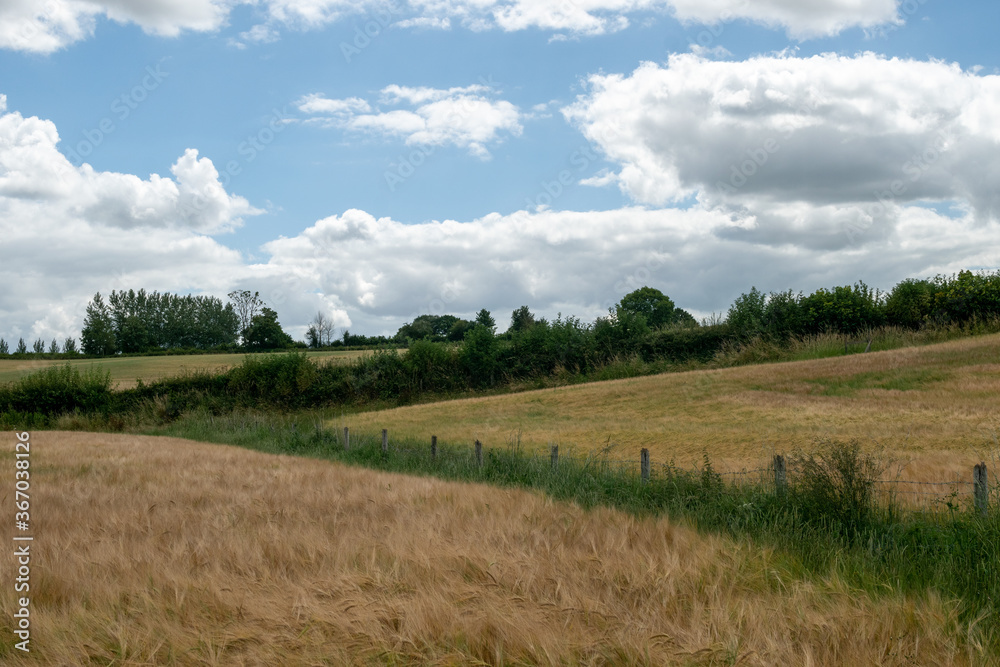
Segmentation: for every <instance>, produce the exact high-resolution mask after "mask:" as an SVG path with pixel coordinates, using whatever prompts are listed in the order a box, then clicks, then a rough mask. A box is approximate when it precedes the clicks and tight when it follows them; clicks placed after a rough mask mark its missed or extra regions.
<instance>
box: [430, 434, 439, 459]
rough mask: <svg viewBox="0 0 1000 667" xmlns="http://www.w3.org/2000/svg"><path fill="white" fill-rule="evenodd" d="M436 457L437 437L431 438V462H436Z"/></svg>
mask: <svg viewBox="0 0 1000 667" xmlns="http://www.w3.org/2000/svg"><path fill="white" fill-rule="evenodd" d="M437 457H438V437H437V436H436V435H432V436H431V461H436V460H437Z"/></svg>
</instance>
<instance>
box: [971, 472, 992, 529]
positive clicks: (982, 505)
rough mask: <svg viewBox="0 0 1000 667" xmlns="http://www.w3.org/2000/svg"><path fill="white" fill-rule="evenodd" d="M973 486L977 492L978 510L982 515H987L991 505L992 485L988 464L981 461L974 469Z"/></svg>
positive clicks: (975, 492)
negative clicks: (988, 475) (989, 479)
mask: <svg viewBox="0 0 1000 667" xmlns="http://www.w3.org/2000/svg"><path fill="white" fill-rule="evenodd" d="M972 486H973V493H974V494H975V502H976V511H977V512H979V515H980V516H986V509H987V507H988V505H989V493H990V490H989V489H990V487H989V484H988V478H987V476H986V464H985V463H980V464H979V465H977V466H976V467H975V468H973V469H972Z"/></svg>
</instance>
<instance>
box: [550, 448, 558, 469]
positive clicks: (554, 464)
mask: <svg viewBox="0 0 1000 667" xmlns="http://www.w3.org/2000/svg"><path fill="white" fill-rule="evenodd" d="M558 467H559V445H552V472H555V471H556V468H558Z"/></svg>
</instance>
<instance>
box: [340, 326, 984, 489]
mask: <svg viewBox="0 0 1000 667" xmlns="http://www.w3.org/2000/svg"><path fill="white" fill-rule="evenodd" d="M998 396H1000V336H997V335H991V336H982V337H976V338H966V339H962V340H958V341H953V342H948V343H942V344H939V345H933V346H926V347H913V348H905V349H900V350H893V351H888V352H874V353H868V354H855V355H851V356H846V357H835V358H829V359H820V360H813V361H798V362H789V363H778V364H763V365H757V366H743V367H737V368H726V369H717V370H704V371H692V372H686V373H670V374H664V375H657V376H650V377H641V378H635V379H628V380H616V381H611V382H600V383H592V384H583V385H576V386H571V387H560V388H556V389H544V390H539V391H529V392H524V393H519V394H508V395H502V396H493V397H488V398H472V399H464V400H456V401H448V402H442V403H432V404H426V405H415V406H407V407H402V408H396V409H392V410H384V411H378V412H369V413H364V414H358V415H350V416H349V417H346V418H345V421H344V424H345V425H349V426H351V427H352V428H353V429H355V430H358V431H360V432H377V430H378V429H382V428H388V429H390V431H391V432H392V433H394V434H396V435H398V436H409V437H413V438H419V439H423V440H427V441H429V439H430V437H431V435H437V436H438V437H439V438H441V439H442V441H447V442H472V440H474V439H479V440H481V441H482V442H483V443H485V444H487V445H488V446H503V445H504V444H505V443H507V442H509V441H510V440H511V439H512V437H516V436H515V434H517V433H518V432H519V434H520V435H519V437H520V441H521V443H522V445H523V446H524V447H526V448H528V449H536V450H547V449H548V446H549V445H550V444H558V445H560V452H574V451H575V452H577V453H584V452H591V451H594V450H598V449H602V448H604V447H605V446H606V445H607V444H609V443H610V444H613V445H616V447H615V448H614V449H613V450H612V452H611V454H610V455H611V457H612V458H628V459H637V458H638V455H639V450H640V449H641V448H643V447H646V448H648V449H649V450H650V456H651V457H652V459H653V460H654V462H656V461H659V462H666V461H669V460H670V459H674V460H675V461H676V462H677V463H678V464H679V465H690V464H692V463H695V462H697V461H699V460H700V459H701V457H702V454H703V453H704V452H707V453H708V455H709V456H710V457H711V459H712V460H713V462H714V463H715V464H716V465H717V467H720V468H721V469H738V468H740V467H743V466H748V467H756V466H757V465H759V464H760V463H761V462H764V461H767V460H769V458H770V456H771V455H773V454H775V453H789V452H793V451H795V450H796V449H802V448H808V447H810V446H811V444H812V442H813V441H814V440H816V439H824V438H825V439H838V440H851V439H858V440H860V441H861V442H862V443H863V444H866V445H872V446H874V445H876V444H881V445H882V446H884V447H885V449H886V453H887V454H888V455H890V456H892V457H894V458H896V459H897V460H899V461H901V462H903V463H905V462H908V461H912V464H911V465H909V466H907V467H906V468H904V470H903V473H902V479H924V480H935V479H940V480H950V479H954V478H955V476H956V475H959V476H961V477H962V478H966V477H968V478H969V479H970V481H971V468H972V466H973V465H974V464H975V463H976V462H978V461H979V460H980V459H981V458H983V457H986V456H988V452H990V451H995V447H996V443H997V435H998V432H1000V417H998V411H997V409H998V404H997V397H998ZM338 425H339V424H338Z"/></svg>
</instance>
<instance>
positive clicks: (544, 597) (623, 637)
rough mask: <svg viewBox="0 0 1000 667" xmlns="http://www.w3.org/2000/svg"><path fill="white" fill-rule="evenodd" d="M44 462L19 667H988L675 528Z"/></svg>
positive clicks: (358, 488)
mask: <svg viewBox="0 0 1000 667" xmlns="http://www.w3.org/2000/svg"><path fill="white" fill-rule="evenodd" d="M31 452H32V454H31V456H32V489H33V495H32V511H33V514H32V519H33V521H35V522H36V526H37V529H36V531H35V542H34V543H33V550H34V552H33V559H32V567H33V570H32V590H31V593H32V603H31V604H32V607H31V610H32V612H31V613H32V630H33V635H32V641H33V652H32V653H31V654H29V655H27V656H24V655H21V654H19V652H17V651H14V650H13V649H12V648H11V647H12V645H13V641H12V635H11V627H12V621H13V619H12V614H13V611H14V606H13V597H14V593H13V587H7V589H6V592H5V593H4V595H3V596H0V601H2V602H0V607H2V609H0V661H2V662H3V663H4V664H10V665H17V664H39V665H63V664H114V665H146V664H157V665H191V664H206V665H207V664H212V665H255V664H281V665H286V666H296V665H319V664H338V665H339V664H421V665H424V664H440V665H445V664H490V665H518V664H532V665H550V664H639V665H663V664H698V665H710V664H720V665H721V664H741V665H800V664H817V665H826V664H830V665H832V664H880V665H904V664H913V663H914V662H917V663H920V664H939V665H965V664H986V663H987V661H988V659H989V656H982V655H979V654H978V649H976V648H975V647H976V641H977V639H976V637H977V634H976V631H975V630H970V629H969V628H963V627H962V626H961V624H960V623H958V622H957V620H956V612H955V605H953V604H952V603H951V602H950V601H948V600H942V599H939V598H937V597H935V596H933V595H930V596H926V597H903V596H900V595H897V594H894V593H891V592H889V589H888V588H885V589H880V590H885V591H886V593H885V594H884V595H880V596H878V597H876V598H873V597H871V596H869V595H868V594H865V593H863V592H859V591H857V590H854V589H852V588H851V587H849V586H847V585H846V584H845V583H844V582H843V581H842V580H840V579H839V578H838V577H837V576H836V575H835V574H830V575H829V576H822V577H815V578H813V577H807V576H805V575H804V574H803V570H802V568H801V567H800V566H799V565H798V564H797V563H796V562H795V561H794V560H793V559H791V558H789V557H786V556H779V555H778V554H776V553H774V552H773V551H770V550H768V549H761V548H760V547H758V546H752V545H750V544H748V543H744V542H741V541H734V540H731V539H723V538H718V537H708V536H704V535H699V534H697V533H695V532H694V531H692V530H689V529H686V528H683V527H681V526H678V525H675V524H673V523H671V522H670V521H668V520H667V519H663V518H646V519H640V518H636V517H634V516H631V515H628V514H623V513H620V512H616V511H612V510H608V509H597V510H592V511H582V510H581V509H580V508H579V507H576V506H574V505H570V504H564V503H558V502H553V501H551V500H548V499H546V498H544V497H542V496H541V495H538V494H533V493H529V492H524V491H515V490H507V489H496V488H491V487H487V486H482V485H476V484H458V483H450V482H444V481H440V480H434V479H428V478H416V477H406V476H400V475H392V474H386V473H378V472H374V471H370V470H364V469H356V468H345V467H343V466H340V465H336V464H331V463H329V462H323V461H316V460H308V459H301V458H292V457H285V456H268V455H264V454H259V453H255V452H250V451H247V450H243V449H238V448H234V447H224V446H218V445H204V444H199V443H195V442H191V441H185V440H177V439H169V438H150V437H139V436H124V435H103V434H80V433H65V432H49V433H44V432H41V433H35V434H34V437H33V439H32V450H31ZM12 456H13V454H12V452H11V451H10V448H7V449H5V450H4V452H3V455H2V458H3V459H4V460H5V461H6V465H7V466H8V468H9V466H11V464H12V460H11V459H12ZM8 479H12V476H11V477H8ZM5 484H7V485H9V482H5ZM9 488H10V487H9V486H5V489H8V490H7V491H6V493H7V494H8V495H9V494H10V491H9ZM4 553H5V555H4V556H3V557H2V559H0V560H2V561H3V567H4V568H5V570H6V571H13V567H14V563H13V556H12V550H9V549H8V550H5V552H4ZM964 638H967V639H968V641H966V640H965V639H964ZM960 646H964V647H963V648H959V647H960ZM970 647H971V648H970Z"/></svg>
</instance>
